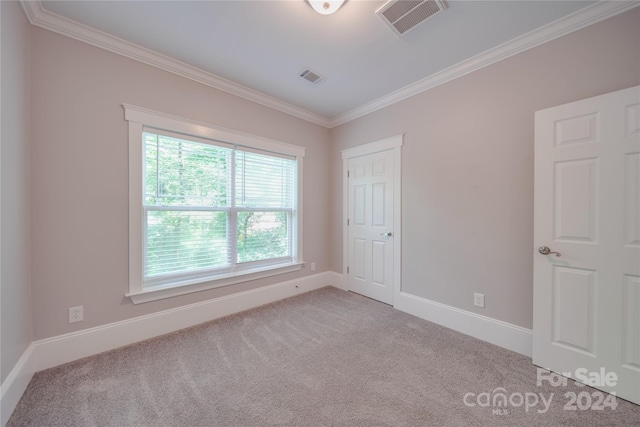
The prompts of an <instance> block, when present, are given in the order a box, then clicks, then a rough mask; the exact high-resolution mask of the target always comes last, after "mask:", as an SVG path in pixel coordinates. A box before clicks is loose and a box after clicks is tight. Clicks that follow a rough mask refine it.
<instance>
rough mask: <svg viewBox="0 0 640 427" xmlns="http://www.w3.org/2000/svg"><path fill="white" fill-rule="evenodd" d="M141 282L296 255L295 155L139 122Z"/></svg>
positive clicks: (238, 267) (158, 281) (213, 272)
mask: <svg viewBox="0 0 640 427" xmlns="http://www.w3.org/2000/svg"><path fill="white" fill-rule="evenodd" d="M142 138H143V146H144V150H143V163H144V164H143V179H142V181H143V182H142V186H143V195H142V196H143V201H142V202H143V203H142V207H143V212H142V214H143V247H142V249H143V260H142V261H143V283H144V286H154V285H158V284H164V283H170V282H174V281H176V280H185V279H189V278H192V277H199V276H212V275H216V274H221V275H222V274H229V273H233V272H237V271H242V270H246V269H251V268H257V267H261V266H266V265H277V264H282V263H291V262H293V261H294V260H295V253H294V244H295V240H294V237H295V229H294V227H295V220H296V217H295V215H296V194H297V162H296V158H295V157H293V156H288V155H280V154H274V153H270V152H263V151H260V150H256V149H252V148H248V147H241V146H232V145H229V144H225V143H219V145H218V144H217V143H216V141H203V140H200V139H199V138H195V137H193V138H191V137H182V136H179V135H178V136H176V135H174V134H171V133H169V132H163V131H156V130H154V129H150V128H145V129H144V131H143V133H142Z"/></svg>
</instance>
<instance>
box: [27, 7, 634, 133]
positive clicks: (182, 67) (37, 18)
mask: <svg viewBox="0 0 640 427" xmlns="http://www.w3.org/2000/svg"><path fill="white" fill-rule="evenodd" d="M20 3H21V4H22V7H23V9H24V11H25V14H26V15H27V18H28V19H29V22H30V23H31V24H32V25H35V26H38V27H41V28H44V29H47V30H50V31H53V32H56V33H58V34H62V35H65V36H67V37H71V38H73V39H76V40H79V41H82V42H84V43H88V44H90V45H93V46H96V47H99V48H101V49H105V50H108V51H110V52H113V53H116V54H118V55H122V56H125V57H127V58H130V59H133V60H136V61H139V62H142V63H145V64H147V65H151V66H153V67H156V68H159V69H162V70H165V71H168V72H170V73H173V74H176V75H178V76H181V77H185V78H187V79H190V80H193V81H196V82H198V83H202V84H204V85H207V86H210V87H213V88H216V89H219V90H222V91H225V92H228V93H231V94H233V95H236V96H239V97H241V98H244V99H247V100H249V101H253V102H256V103H258V104H261V105H264V106H266V107H269V108H273V109H274V110H278V111H280V112H283V113H286V114H289V115H291V116H294V117H298V118H300V119H303V120H306V121H309V122H311V123H315V124H317V125H320V126H324V127H327V128H334V127H336V126H339V125H341V124H344V123H347V122H349V121H351V120H355V119H357V118H359V117H362V116H365V115H367V114H369V113H372V112H374V111H377V110H380V109H382V108H385V107H388V106H390V105H392V104H395V103H396V102H399V101H402V100H404V99H407V98H409V97H412V96H414V95H417V94H420V93H422V92H425V91H427V90H429V89H433V88H434V87H436V86H439V85H441V84H444V83H447V82H449V81H451V80H453V79H456V78H458V77H461V76H464V75H466V74H469V73H471V72H473V71H476V70H479V69H481V68H484V67H486V66H488V65H491V64H494V63H496V62H499V61H501V60H503V59H507V58H509V57H511V56H514V55H517V54H519V53H521V52H524V51H526V50H528V49H531V48H534V47H536V46H540V45H542V44H544V43H547V42H550V41H552V40H555V39H557V38H559V37H562V36H565V35H567V34H569V33H572V32H574V31H577V30H580V29H582V28H584V27H587V26H589V25H592V24H595V23H596V22H600V21H603V20H605V19H607V18H610V17H612V16H615V15H618V14H620V13H623V12H626V11H627V10H630V9H633V8H635V7H638V6H640V1H639V0H633V1H617V0H602V1H600V2H598V3H595V4H594V5H592V6H588V7H586V8H584V9H581V10H579V11H577V12H574V13H572V14H570V15H567V16H566V17H564V18H560V19H558V20H556V21H554V22H552V23H550V24H547V25H544V26H542V27H540V28H537V29H535V30H533V31H530V32H528V33H526V34H524V35H522V36H519V37H516V38H515V39H512V40H510V41H508V42H505V43H503V44H501V45H499V46H496V47H494V48H492V49H489V50H487V51H485V52H483V53H480V54H478V55H476V56H474V57H472V58H469V59H467V60H464V61H461V62H459V63H457V64H455V65H453V66H451V67H448V68H446V69H444V70H442V71H439V72H437V73H434V74H432V75H430V76H428V77H425V78H424V79H422V80H419V81H417V82H415V83H412V84H410V85H408V86H405V87H404V88H402V89H399V90H397V91H394V92H391V93H389V94H387V95H385V96H382V97H380V98H378V99H376V100H374V101H371V102H368V103H366V104H363V105H361V106H359V107H357V108H354V109H353V110H351V111H348V112H346V113H344V114H340V115H338V116H335V117H333V118H328V117H325V116H322V115H319V114H316V113H313V112H311V111H308V110H305V109H302V108H300V107H297V106H295V105H293V104H290V103H288V102H285V101H282V100H280V99H277V98H275V97H272V96H270V95H267V94H265V93H262V92H259V91H257V90H254V89H250V88H248V87H246V86H242V85H240V84H238V83H235V82H232V81H230V80H227V79H225V78H222V77H220V76H217V75H215V74H212V73H209V72H206V71H204V70H201V69H199V68H196V67H193V66H191V65H189V64H186V63H184V62H181V61H178V60H176V59H173V58H170V57H168V56H166V55H162V54H160V53H158V52H155V51H153V50H150V49H146V48H144V47H142V46H138V45H136V44H133V43H130V42H128V41H126V40H123V39H120V38H118V37H115V36H112V35H110V34H107V33H105V32H102V31H100V30H97V29H95V28H91V27H88V26H86V25H83V24H80V23H79V22H76V21H73V20H71V19H68V18H65V17H63V16H60V15H58V14H55V13H53V12H50V11H47V10H46V9H44V8H43V7H42V2H41V0H20Z"/></svg>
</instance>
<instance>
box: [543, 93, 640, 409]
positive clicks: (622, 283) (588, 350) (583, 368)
mask: <svg viewBox="0 0 640 427" xmlns="http://www.w3.org/2000/svg"><path fill="white" fill-rule="evenodd" d="M534 244H535V255H534V318H533V338H534V339H533V363H534V364H536V365H538V366H541V367H543V368H546V369H549V370H552V371H555V372H557V373H560V374H563V375H565V376H570V377H571V378H574V379H578V380H584V379H585V378H587V379H588V381H587V382H589V381H591V385H594V386H595V387H596V388H599V389H601V390H604V391H607V392H614V393H615V394H616V395H617V396H618V397H622V398H624V399H627V400H630V401H632V402H635V403H638V404H640V86H638V87H634V88H630V89H626V90H621V91H618V92H613V93H610V94H606V95H602V96H597V97H594V98H589V99H585V100H582V101H578V102H573V103H570V104H566V105H561V106H559V107H554V108H550V109H547V110H543V111H539V112H537V113H536V125H535V213H534ZM545 247H547V248H549V251H551V253H549V254H543V253H544V252H547V250H546V249H545ZM554 252H558V253H559V254H555V253H554ZM603 369H604V371H603ZM603 372H605V373H613V374H615V377H617V379H614V376H613V375H610V376H609V379H608V380H607V379H606V378H603V377H604V376H606V375H602V373H603ZM581 382H585V381H581ZM614 383H615V385H614Z"/></svg>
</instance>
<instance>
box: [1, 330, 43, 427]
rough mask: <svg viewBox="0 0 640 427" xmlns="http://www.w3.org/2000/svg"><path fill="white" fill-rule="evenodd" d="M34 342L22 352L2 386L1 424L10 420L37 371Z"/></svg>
mask: <svg viewBox="0 0 640 427" xmlns="http://www.w3.org/2000/svg"><path fill="white" fill-rule="evenodd" d="M34 349H35V346H34V345H33V343H31V344H29V347H27V349H26V350H25V351H24V353H22V356H20V359H18V363H16V364H15V366H14V367H13V369H12V370H11V372H9V375H8V376H7V378H5V380H4V382H3V383H2V386H0V388H1V389H2V391H1V392H0V425H2V426H4V425H6V424H7V421H9V418H10V417H11V414H12V413H13V410H14V409H15V408H16V405H17V404H18V402H19V401H20V398H21V397H22V394H23V393H24V391H25V390H26V389H27V386H28V385H29V381H31V378H32V377H33V374H34V373H35V371H36V370H35V369H34V367H35V363H34Z"/></svg>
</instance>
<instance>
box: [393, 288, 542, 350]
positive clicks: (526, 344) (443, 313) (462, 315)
mask: <svg viewBox="0 0 640 427" xmlns="http://www.w3.org/2000/svg"><path fill="white" fill-rule="evenodd" d="M393 306H394V307H395V308H397V309H398V310H400V311H404V312H405V313H409V314H412V315H414V316H417V317H420V318H422V319H425V320H428V321H430V322H433V323H437V324H438V325H442V326H445V327H447V328H449V329H453V330H454V331H458V332H462V333H463V334H466V335H470V336H472V337H474V338H478V339H480V340H483V341H487V342H490V343H491V344H495V345H498V346H500V347H503V348H506V349H508V350H511V351H515V352H516V353H520V354H523V355H525V356H527V357H531V354H532V349H533V331H531V329H527V328H523V327H520V326H516V325H513V324H511V323H507V322H503V321H501V320H496V319H492V318H490V317H487V316H482V315H479V314H476V313H472V312H470V311H466V310H461V309H459V308H455V307H451V306H449V305H445V304H441V303H439V302H435V301H431V300H428V299H425V298H421V297H418V296H415V295H411V294H408V293H406V292H400V293H399V294H396V295H395V300H394V305H393Z"/></svg>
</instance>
